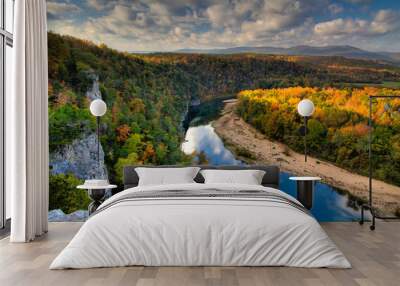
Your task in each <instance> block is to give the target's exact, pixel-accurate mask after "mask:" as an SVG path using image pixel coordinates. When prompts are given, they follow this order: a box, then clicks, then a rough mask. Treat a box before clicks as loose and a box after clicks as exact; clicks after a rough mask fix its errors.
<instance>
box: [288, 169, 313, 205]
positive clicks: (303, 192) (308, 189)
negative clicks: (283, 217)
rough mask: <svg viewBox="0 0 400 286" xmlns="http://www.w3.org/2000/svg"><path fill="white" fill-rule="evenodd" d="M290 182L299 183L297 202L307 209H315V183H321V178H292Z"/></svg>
mask: <svg viewBox="0 0 400 286" xmlns="http://www.w3.org/2000/svg"><path fill="white" fill-rule="evenodd" d="M289 180H292V181H296V182H297V200H298V201H299V202H300V203H302V204H303V205H304V206H305V207H306V208H307V209H309V210H310V209H312V207H313V196H314V183H315V182H316V181H320V180H321V178H320V177H290V178H289Z"/></svg>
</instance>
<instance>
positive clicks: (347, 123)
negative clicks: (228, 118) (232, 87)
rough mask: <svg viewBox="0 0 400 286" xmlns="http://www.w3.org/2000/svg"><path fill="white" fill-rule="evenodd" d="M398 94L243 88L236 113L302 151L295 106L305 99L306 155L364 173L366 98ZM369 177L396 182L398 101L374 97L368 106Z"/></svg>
mask: <svg viewBox="0 0 400 286" xmlns="http://www.w3.org/2000/svg"><path fill="white" fill-rule="evenodd" d="M376 95H399V96H400V90H393V89H384V88H383V89H380V88H371V87H366V88H362V89H335V88H325V89H320V88H308V87H306V88H303V87H292V88H284V89H257V90H244V91H242V92H240V93H239V95H238V98H239V103H238V107H237V112H238V114H240V116H242V118H243V119H244V120H245V121H247V122H248V123H250V124H251V125H253V126H255V127H256V128H257V129H258V130H260V131H261V132H263V133H264V134H266V135H267V136H268V137H269V138H271V139H273V140H277V141H280V142H284V143H286V144H288V145H289V146H290V147H291V148H293V149H294V150H296V151H299V152H301V151H302V149H303V145H302V144H303V141H302V140H303V138H302V137H301V135H300V134H299V132H298V130H299V128H300V126H301V125H302V124H303V123H302V120H301V118H300V117H299V115H298V114H297V110H296V108H297V104H298V103H299V102H300V100H302V99H303V98H309V99H311V100H312V101H313V102H314V104H315V107H316V110H315V113H314V115H313V116H312V118H311V119H310V120H308V126H307V127H308V129H309V133H308V135H307V141H308V144H309V146H310V149H311V150H310V151H311V153H312V155H314V156H316V157H318V158H321V159H325V160H328V161H331V162H333V163H335V164H337V165H339V166H341V167H344V168H347V169H349V170H352V171H355V172H358V173H361V174H364V175H366V174H367V169H368V153H367V148H368V130H369V128H368V113H369V106H368V104H369V96H376ZM372 114H373V117H372V118H373V122H374V126H375V128H374V132H373V152H374V156H373V166H374V169H375V172H374V175H375V177H377V178H379V179H382V180H385V181H388V182H391V183H395V184H398V185H400V161H399V158H400V143H398V142H400V141H399V139H400V100H399V99H394V100H390V102H388V101H387V100H382V99H375V102H374V104H373V110H372Z"/></svg>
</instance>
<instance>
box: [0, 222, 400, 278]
mask: <svg viewBox="0 0 400 286" xmlns="http://www.w3.org/2000/svg"><path fill="white" fill-rule="evenodd" d="M322 225H323V228H324V229H325V230H326V231H327V233H328V234H329V236H330V237H331V238H332V239H333V240H334V241H335V243H336V244H337V245H338V246H339V248H340V249H341V250H342V251H343V252H344V254H345V255H346V256H347V258H348V259H349V260H350V262H351V263H352V265H353V268H352V269H349V270H341V269H303V268H288V267H124V268H108V269H105V268H102V269H89V270H52V271H50V270H48V266H49V264H50V262H51V261H52V260H53V258H54V257H55V256H56V255H57V254H58V253H59V252H60V251H61V249H62V248H63V247H64V246H65V245H66V244H67V242H68V241H69V240H70V239H71V238H72V236H73V235H74V234H75V233H76V231H77V230H78V229H79V228H80V226H81V223H50V227H49V233H48V234H47V235H46V236H44V237H42V238H40V239H38V240H36V241H34V242H32V243H28V244H10V243H9V241H8V238H5V239H3V240H1V241H0V285H2V286H8V285H10V286H11V285H12V286H17V285H29V286H34V285H57V286H61V285H68V286H74V285H84V286H87V285H96V286H97V285H137V286H139V285H140V286H153V285H167V286H179V285H202V286H203V285H204V286H206V285H210V286H211V285H227V286H235V285H242V286H248V285H249V286H250V285H255V286H261V285H290V286H291V285H296V286H297V285H299V286H301V285H346V286H351V285H362V286H363V285H365V286H367V285H368V286H369V285H382V286H383V285H384V286H390V285H400V276H399V274H400V222H378V224H377V229H376V231H374V232H372V231H370V230H369V228H368V225H364V226H360V225H358V223H324V224H322Z"/></svg>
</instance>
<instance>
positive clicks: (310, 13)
mask: <svg viewBox="0 0 400 286" xmlns="http://www.w3.org/2000/svg"><path fill="white" fill-rule="evenodd" d="M166 2H168V3H166ZM394 2H396V1H372V0H371V1H369V0H365V1H364V0H360V1H350V0H324V1H320V0H315V1H314V0H311V1H310V0H307V1H306V0H304V1H303V0H298V1H290V0H270V1H264V0H250V1H240V0H237V1H214V0H207V1H200V0H199V1H198V0H191V1H180V0H176V1H158V0H154V1H142V0H138V1H127V0H113V1H102V0H87V1H76V0H64V1H61V0H60V1H48V2H47V8H48V27H49V33H48V46H49V50H48V54H49V130H50V169H51V170H50V172H51V174H50V210H51V212H50V214H49V219H50V220H53V221H54V220H55V221H57V220H82V219H84V218H85V217H86V216H87V212H86V211H85V210H86V209H87V206H88V204H89V202H90V199H89V198H88V196H87V194H86V192H85V191H84V190H77V189H76V186H77V185H79V184H81V183H82V182H83V181H84V180H85V179H92V178H98V179H99V178H105V179H108V180H109V181H110V182H112V183H115V184H117V185H118V186H119V188H118V189H117V190H116V191H119V190H121V189H122V169H123V166H125V165H129V164H145V165H147V164H151V165H163V164H182V165H189V164H219V165H221V164H251V163H259V164H278V165H280V166H281V168H282V170H283V172H282V176H281V177H282V178H281V187H282V189H283V190H285V191H287V192H288V193H290V194H294V192H295V185H294V182H290V181H289V180H288V176H289V174H304V173H307V174H316V175H318V176H321V177H323V178H324V182H325V183H329V185H328V184H325V183H320V184H318V185H317V188H318V190H319V191H318V196H317V197H316V202H317V204H316V207H315V209H313V213H314V215H316V217H317V218H318V219H319V220H321V221H332V220H354V219H357V218H358V215H359V214H358V206H359V204H360V203H361V202H362V201H365V199H366V194H367V193H366V192H365V190H366V188H367V187H366V185H365V182H366V181H365V179H366V178H365V177H363V176H366V175H367V174H368V173H367V171H368V154H367V152H366V150H367V149H366V148H367V139H368V126H367V124H368V121H367V118H368V96H369V95H382V94H384V95H389V94H391V95H400V52H399V51H400V41H399V37H398V35H399V34H400V33H399V32H400V17H399V16H400V3H397V2H396V3H394ZM99 98H100V99H102V100H103V101H105V103H106V104H107V113H106V114H105V115H104V116H103V117H101V121H100V143H101V144H100V164H98V162H97V141H96V140H97V139H96V138H97V137H96V118H95V117H94V116H93V115H92V114H91V113H90V111H89V105H90V102H91V101H93V100H95V99H99ZM303 98H310V99H311V100H312V101H313V102H314V104H315V106H316V111H315V113H314V115H313V116H312V118H311V119H310V120H309V121H308V123H307V127H308V130H309V133H308V135H307V137H306V140H307V142H308V144H309V146H310V148H309V149H310V150H309V151H310V156H311V159H310V160H309V162H307V164H305V163H304V159H302V158H303V157H302V155H301V153H302V152H303V136H302V134H300V133H299V128H300V127H301V126H302V124H303V121H302V118H301V117H300V116H299V115H298V114H297V110H296V106H297V104H298V103H299V101H300V100H301V99H303ZM373 111H374V114H373V119H374V123H375V124H376V128H374V140H373V150H374V154H376V156H374V159H373V167H374V170H375V171H374V177H375V178H376V179H378V180H379V182H377V184H378V185H377V186H378V187H379V188H380V189H382V190H385V192H384V194H383V193H382V194H380V195H379V198H378V200H376V202H377V207H378V208H379V209H380V210H381V211H382V212H383V213H390V214H396V215H400V187H399V186H400V133H399V131H400V100H397V99H394V100H390V101H387V100H378V101H377V102H376V104H374V107H373ZM378 187H377V188H378ZM110 195H111V193H110Z"/></svg>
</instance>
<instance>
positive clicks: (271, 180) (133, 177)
mask: <svg viewBox="0 0 400 286" xmlns="http://www.w3.org/2000/svg"><path fill="white" fill-rule="evenodd" d="M136 167H148V168H179V167H182V166H177V165H162V166H144V165H140V166H125V167H124V179H123V180H124V190H125V189H129V188H133V187H136V186H137V185H138V183H139V177H138V175H137V173H136V171H135V168H136ZM196 167H200V168H201V169H203V170H204V169H217V170H248V169H253V170H254V169H255V170H263V171H265V175H264V177H263V180H262V185H263V186H265V187H271V188H276V189H279V167H278V166H261V165H260V166H258V165H247V166H232V165H231V166H208V165H199V166H196ZM194 180H195V181H196V182H197V183H204V178H203V176H202V175H201V174H200V173H198V174H197V176H196V178H194Z"/></svg>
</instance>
